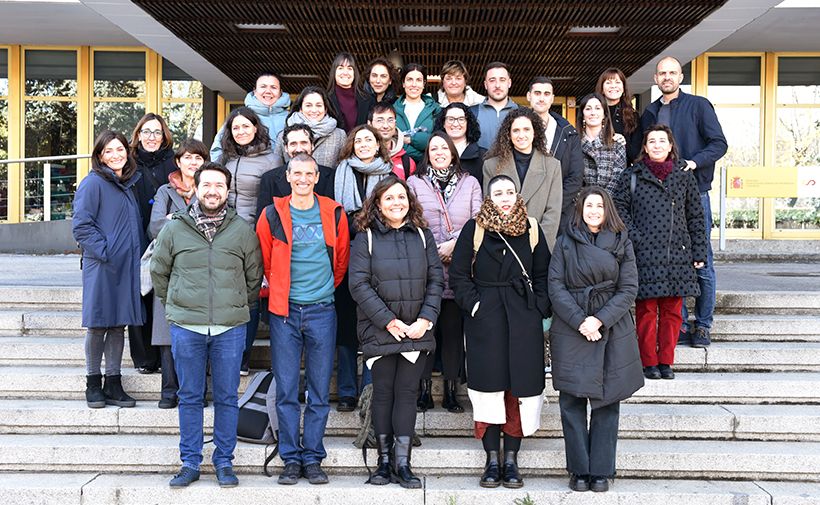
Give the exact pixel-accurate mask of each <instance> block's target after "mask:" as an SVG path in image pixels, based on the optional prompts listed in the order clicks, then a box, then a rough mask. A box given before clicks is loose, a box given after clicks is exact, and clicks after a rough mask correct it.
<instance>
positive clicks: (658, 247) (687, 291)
mask: <svg viewBox="0 0 820 505" xmlns="http://www.w3.org/2000/svg"><path fill="white" fill-rule="evenodd" d="M685 166H686V163H685V162H684V161H682V160H678V161H677V165H676V167H675V169H674V170H673V171H672V173H671V174H669V176H667V177H666V179H664V181H663V182H661V181H660V180H659V179H658V178H657V177H655V176H654V175H653V174H652V172H650V171H649V168H647V167H646V165H645V164H644V163H643V162H642V161H641V162H638V163H636V164H635V165H633V166H632V167H630V168H627V169H626V170H625V171H624V173H623V175H622V176H621V179H620V181H619V183H618V186H617V188H616V190H615V194H614V195H613V199H614V200H615V207H616V208H617V209H618V215H620V216H621V219H622V220H623V222H624V224H626V226H627V228H628V230H629V237H630V238H631V240H632V245H633V247H634V249H635V258H636V261H637V265H638V300H645V299H648V298H661V297H667V296H698V295H699V294H700V287H699V285H698V279H697V274H696V272H695V267H694V262H696V261H703V262H705V261H706V240H707V237H706V221H705V219H704V214H703V207H702V206H701V204H700V193H699V192H698V186H697V182H696V181H695V176H694V175H693V174H692V172H691V171H686V170H683V168H684V167H685ZM633 173H634V174H635V191H634V193H633V191H632V186H631V184H632V183H631V180H632V174H633Z"/></svg>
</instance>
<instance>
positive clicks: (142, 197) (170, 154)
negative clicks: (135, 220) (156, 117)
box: [133, 146, 179, 251]
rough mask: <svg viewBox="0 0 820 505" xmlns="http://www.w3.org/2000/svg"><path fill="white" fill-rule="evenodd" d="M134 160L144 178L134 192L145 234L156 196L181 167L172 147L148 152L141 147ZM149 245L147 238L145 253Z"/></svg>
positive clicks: (138, 181)
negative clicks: (170, 176)
mask: <svg viewBox="0 0 820 505" xmlns="http://www.w3.org/2000/svg"><path fill="white" fill-rule="evenodd" d="M134 158H135V160H136V162H137V168H138V170H139V172H140V173H141V174H142V177H140V178H139V179H138V180H136V181H135V182H134V186H133V191H134V194H135V196H136V197H137V203H138V204H139V209H140V219H141V222H142V231H143V234H145V233H146V230H148V223H149V222H150V221H151V207H153V205H154V195H156V194H157V190H158V189H159V188H160V186H162V185H163V184H165V183H167V182H168V176H169V175H171V173H172V172H175V171H177V170H179V167H177V165H176V162H175V161H174V150H173V149H171V148H170V147H166V148H165V149H159V150H157V151H154V152H148V151H146V150H145V149H143V148H142V147H141V146H140V147H137V154H136V156H135V157H134ZM147 245H148V241H147V240H146V237H143V240H142V250H143V251H144V250H145V247H146V246H147Z"/></svg>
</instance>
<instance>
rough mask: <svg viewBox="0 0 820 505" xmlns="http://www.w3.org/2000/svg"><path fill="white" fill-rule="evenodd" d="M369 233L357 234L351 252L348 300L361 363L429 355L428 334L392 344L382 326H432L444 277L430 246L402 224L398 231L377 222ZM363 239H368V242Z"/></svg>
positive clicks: (431, 347) (432, 343) (428, 235)
mask: <svg viewBox="0 0 820 505" xmlns="http://www.w3.org/2000/svg"><path fill="white" fill-rule="evenodd" d="M370 230H371V233H370V234H368V233H367V232H364V231H362V232H359V233H358V235H356V238H355V240H354V241H353V244H352V246H351V251H350V268H349V271H348V275H349V280H350V294H351V295H352V296H353V300H354V301H355V302H356V303H357V304H358V307H357V309H356V313H357V333H358V337H359V343H360V345H361V351H362V353H363V354H364V357H365V359H368V358H372V357H375V356H386V355H390V354H398V353H401V352H407V351H422V352H433V351H435V350H436V339H435V337H434V335H433V331H432V329H430V330H428V331H427V332H426V333H425V334H424V335H423V336H422V337H421V338H419V339H415V340H414V339H411V338H408V337H405V338H403V339H402V340H401V342H399V341H397V340H396V339H395V338H394V337H393V335H391V334H390V332H388V331H387V325H388V324H389V323H390V321H392V320H393V319H399V320H400V321H402V322H404V323H405V324H412V323H414V322H415V321H416V320H417V319H426V320H428V321H430V322H431V323H433V324H435V323H436V319H438V314H439V309H440V307H441V292H442V291H443V290H444V271H443V269H442V266H441V260H440V259H439V257H438V250H437V249H436V241H435V239H434V238H433V234H432V233H431V232H430V230H428V229H426V228H424V229H421V232H422V233H424V237H425V238H424V240H422V238H421V235H420V234H419V228H416V227H415V226H414V225H412V224H410V223H405V224H404V225H402V226H401V227H400V228H397V229H395V228H392V227H389V226H386V225H385V224H384V223H382V222H381V221H378V220H377V221H376V224H375V225H374V226H372V227H371V229H370ZM368 235H369V236H370V237H371V238H370V239H368Z"/></svg>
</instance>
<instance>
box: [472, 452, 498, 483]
mask: <svg viewBox="0 0 820 505" xmlns="http://www.w3.org/2000/svg"><path fill="white" fill-rule="evenodd" d="M485 452H486V453H487V462H486V463H485V464H484V474H483V475H482V476H481V480H480V481H478V485H479V486H481V487H498V486H500V485H501V467H500V465H499V464H498V451H485Z"/></svg>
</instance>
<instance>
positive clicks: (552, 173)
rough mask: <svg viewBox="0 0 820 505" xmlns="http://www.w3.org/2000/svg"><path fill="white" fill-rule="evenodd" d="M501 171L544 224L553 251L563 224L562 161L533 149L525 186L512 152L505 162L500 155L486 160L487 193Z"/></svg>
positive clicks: (485, 191) (550, 248)
mask: <svg viewBox="0 0 820 505" xmlns="http://www.w3.org/2000/svg"><path fill="white" fill-rule="evenodd" d="M499 174H504V175H507V176H509V177H510V178H511V179H512V180H513V182H515V187H516V188H517V189H518V190H519V192H520V193H521V196H522V197H523V198H524V204H525V205H526V206H527V215H528V216H530V217H534V218H535V219H537V220H538V222H539V223H540V224H541V230H542V231H543V232H544V237H546V238H547V245H548V246H549V250H550V251H552V247H553V245H555V238H556V237H557V236H558V226H559V225H560V224H561V202H562V201H563V191H564V190H563V184H562V182H561V164H560V163H559V162H558V160H557V159H555V157H553V156H552V155H549V154H548V155H544V154H542V153H541V152H540V151H538V150H537V149H533V154H532V160H531V161H530V168H529V170H528V171H527V176H526V178H525V179H524V184H523V186H522V185H521V181H520V180H519V178H518V171H517V170H516V169H515V160H513V156H512V155H510V157H509V158H508V159H506V160H503V161H502V160H501V158H499V157H495V158H490V159H488V160H486V161H484V194H487V184H488V183H489V182H490V179H492V178H493V177H495V176H496V175H499Z"/></svg>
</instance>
